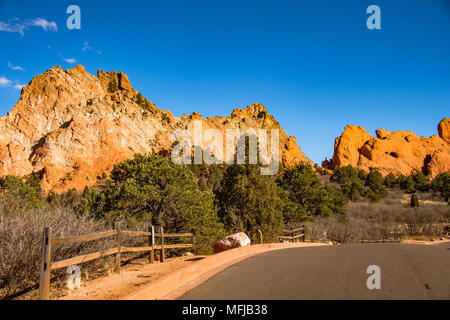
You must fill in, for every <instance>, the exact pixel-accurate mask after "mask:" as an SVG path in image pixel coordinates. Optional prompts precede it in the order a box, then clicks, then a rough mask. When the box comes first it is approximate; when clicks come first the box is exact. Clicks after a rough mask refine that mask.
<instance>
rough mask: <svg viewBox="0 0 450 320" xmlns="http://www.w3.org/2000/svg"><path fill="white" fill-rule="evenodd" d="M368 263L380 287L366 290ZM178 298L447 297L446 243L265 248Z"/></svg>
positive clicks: (449, 264)
mask: <svg viewBox="0 0 450 320" xmlns="http://www.w3.org/2000/svg"><path fill="white" fill-rule="evenodd" d="M370 265H377V266H379V268H380V287H381V288H380V289H376V288H375V289H368V286H367V282H368V278H369V277H371V276H372V275H374V273H372V272H371V273H367V268H368V267H369V266H370ZM370 282H371V283H375V282H373V281H370ZM179 299H250V300H253V299H450V242H443V243H439V244H435V245H412V244H399V243H385V244H348V245H341V246H329V247H314V248H313V247H311V248H295V249H286V250H279V251H274V252H269V253H266V254H261V255H258V256H254V257H251V258H249V259H247V260H244V261H242V262H240V263H237V264H235V265H233V266H231V267H229V268H228V269H225V270H224V271H222V272H220V273H218V274H217V275H215V276H214V277H212V278H211V279H209V280H208V281H206V282H204V283H202V284H201V285H199V286H198V287H196V288H194V289H192V290H191V291H189V292H187V293H186V294H184V295H183V296H181V297H180V298H179Z"/></svg>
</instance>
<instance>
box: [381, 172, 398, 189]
mask: <svg viewBox="0 0 450 320" xmlns="http://www.w3.org/2000/svg"><path fill="white" fill-rule="evenodd" d="M397 183H398V181H397V178H396V177H395V175H394V174H393V173H392V172H391V173H389V174H388V175H387V176H386V177H385V178H384V185H385V186H386V187H388V188H392V187H394V186H395V185H397Z"/></svg>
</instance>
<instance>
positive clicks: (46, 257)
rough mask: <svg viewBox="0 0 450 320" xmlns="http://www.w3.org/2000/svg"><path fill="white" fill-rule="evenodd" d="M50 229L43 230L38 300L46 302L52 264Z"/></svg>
mask: <svg viewBox="0 0 450 320" xmlns="http://www.w3.org/2000/svg"><path fill="white" fill-rule="evenodd" d="M51 255H52V229H51V228H48V227H46V228H44V232H43V237H42V256H41V277H40V281H39V299H40V300H48V299H49V294H50V267H51V263H52V257H51Z"/></svg>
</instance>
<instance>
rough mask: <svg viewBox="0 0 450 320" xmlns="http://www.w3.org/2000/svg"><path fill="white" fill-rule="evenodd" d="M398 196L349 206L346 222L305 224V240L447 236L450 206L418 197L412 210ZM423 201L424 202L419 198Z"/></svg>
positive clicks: (342, 240)
mask: <svg viewBox="0 0 450 320" xmlns="http://www.w3.org/2000/svg"><path fill="white" fill-rule="evenodd" d="M402 198H403V197H402V195H401V194H400V193H398V194H397V193H394V194H390V196H389V197H387V198H386V199H383V200H381V201H380V202H376V203H374V202H369V201H361V202H356V203H350V204H349V206H348V220H347V221H346V222H342V221H337V220H336V219H332V218H327V219H323V218H319V219H316V221H314V222H311V223H308V238H310V239H311V240H326V239H327V235H328V237H329V238H331V239H332V240H336V241H339V242H342V243H347V242H358V241H360V240H383V239H400V238H405V239H406V238H417V239H418V238H427V239H430V238H432V237H440V236H444V235H446V234H447V232H448V231H447V230H448V226H449V224H450V206H448V205H447V204H446V203H445V202H442V201H436V199H434V198H433V196H430V195H427V197H422V195H419V198H421V202H420V203H421V205H420V206H419V207H417V208H411V207H410V206H409V205H407V204H404V203H403V202H402V200H403V199H402ZM423 198H425V199H426V201H423V200H422V199H423Z"/></svg>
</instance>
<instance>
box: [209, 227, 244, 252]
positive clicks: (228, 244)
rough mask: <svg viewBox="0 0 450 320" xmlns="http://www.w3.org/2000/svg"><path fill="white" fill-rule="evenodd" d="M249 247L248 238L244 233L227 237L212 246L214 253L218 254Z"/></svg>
mask: <svg viewBox="0 0 450 320" xmlns="http://www.w3.org/2000/svg"><path fill="white" fill-rule="evenodd" d="M249 245H250V238H249V237H248V236H247V235H246V234H245V233H244V232H239V233H235V234H232V235H230V236H227V237H225V238H223V239H221V240H219V241H217V242H216V243H215V244H214V249H213V250H214V253H219V252H222V251H226V250H230V249H234V248H239V247H245V246H249Z"/></svg>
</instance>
